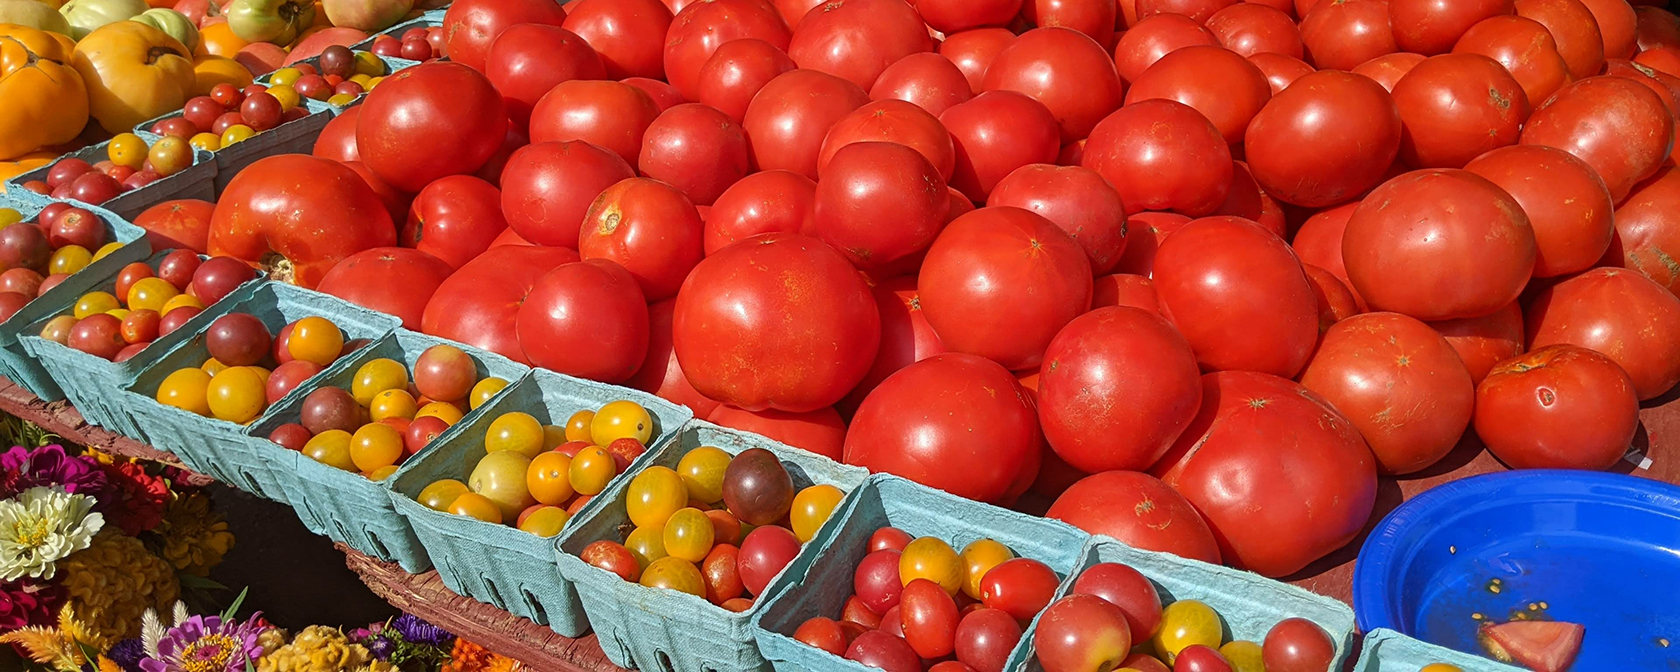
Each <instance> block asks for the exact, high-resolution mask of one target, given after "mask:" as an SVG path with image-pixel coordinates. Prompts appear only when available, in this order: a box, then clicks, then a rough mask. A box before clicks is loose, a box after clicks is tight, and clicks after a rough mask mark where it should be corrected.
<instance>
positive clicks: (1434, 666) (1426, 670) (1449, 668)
mask: <svg viewBox="0 0 1680 672" xmlns="http://www.w3.org/2000/svg"><path fill="white" fill-rule="evenodd" d="M1418 672H1464V670H1463V669H1460V668H1459V667H1458V666H1457V665H1448V664H1446V663H1430V664H1428V665H1425V666H1423V669H1421V670H1418Z"/></svg>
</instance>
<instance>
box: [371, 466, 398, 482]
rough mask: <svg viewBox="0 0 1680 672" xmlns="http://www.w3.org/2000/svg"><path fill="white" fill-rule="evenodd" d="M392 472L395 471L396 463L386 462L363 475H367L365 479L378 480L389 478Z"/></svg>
mask: <svg viewBox="0 0 1680 672" xmlns="http://www.w3.org/2000/svg"><path fill="white" fill-rule="evenodd" d="M394 473H397V465H394V464H388V465H385V466H383V467H380V468H378V469H375V470H373V471H370V472H367V473H366V474H363V475H364V476H367V479H368V480H370V481H374V482H378V481H383V480H385V479H387V478H390V477H391V474H394Z"/></svg>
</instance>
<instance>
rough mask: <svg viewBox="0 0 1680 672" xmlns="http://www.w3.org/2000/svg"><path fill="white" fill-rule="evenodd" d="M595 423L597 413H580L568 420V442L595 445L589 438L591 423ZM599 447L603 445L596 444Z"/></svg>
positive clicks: (574, 414)
mask: <svg viewBox="0 0 1680 672" xmlns="http://www.w3.org/2000/svg"><path fill="white" fill-rule="evenodd" d="M594 421H595V411H578V412H576V413H573V414H572V417H570V418H566V440H567V441H583V442H586V443H595V441H594V440H593V439H591V438H589V423H591V422H594ZM595 445H597V446H599V445H601V444H599V443H596V444H595Z"/></svg>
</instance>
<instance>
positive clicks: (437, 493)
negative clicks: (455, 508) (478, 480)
mask: <svg viewBox="0 0 1680 672" xmlns="http://www.w3.org/2000/svg"><path fill="white" fill-rule="evenodd" d="M467 492H468V490H467V484H466V483H462V482H460V481H457V480H455V479H453V478H446V479H443V480H441V481H432V482H431V484H430V485H427V486H426V487H424V488H421V489H420V496H418V497H415V498H414V501H416V502H420V505H421V506H424V507H426V508H428V509H431V510H433V511H448V510H449V505H450V504H454V503H455V498H456V497H460V496H461V495H464V494H466V493H467ZM498 513H499V512H498Z"/></svg>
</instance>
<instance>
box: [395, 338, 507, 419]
mask: <svg viewBox="0 0 1680 672" xmlns="http://www.w3.org/2000/svg"><path fill="white" fill-rule="evenodd" d="M477 380H478V369H477V367H476V365H474V363H473V360H472V357H470V356H468V355H467V353H466V352H465V351H463V350H461V349H460V348H457V347H455V346H453V345H434V346H432V347H429V348H426V351H425V352H422V353H420V357H419V359H416V360H414V388H415V389H417V390H419V391H420V394H423V395H425V396H426V397H428V398H430V399H433V400H436V401H460V400H462V399H466V398H467V395H468V394H469V393H470V392H472V391H475V390H477V389H478V388H477V387H475V386H474V384H473V383H475V382H477ZM486 380H489V379H486ZM506 385H507V381H502V386H503V387H505V386H506ZM496 389H497V390H500V389H501V388H496ZM490 394H495V392H490ZM473 408H478V406H477V405H474V406H473Z"/></svg>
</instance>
